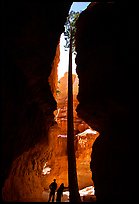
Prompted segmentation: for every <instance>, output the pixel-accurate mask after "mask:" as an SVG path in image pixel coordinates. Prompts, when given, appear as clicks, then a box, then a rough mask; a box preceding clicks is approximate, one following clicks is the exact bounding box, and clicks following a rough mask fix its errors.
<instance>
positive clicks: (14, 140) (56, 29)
mask: <svg viewBox="0 0 139 204" xmlns="http://www.w3.org/2000/svg"><path fill="white" fill-rule="evenodd" d="M71 3H72V2H70V3H69V2H65V1H64V2H63V1H61V2H49V3H48V2H47V1H45V2H42V1H37V0H35V1H27V0H24V1H22V0H21V1H15V0H14V1H10V0H6V1H3V3H2V10H3V18H2V20H3V23H2V25H3V69H2V87H3V88H2V102H3V104H2V105H3V106H2V111H3V112H2V115H3V124H2V127H3V129H2V163H1V172H2V178H1V184H2V186H1V187H2V189H3V190H2V191H3V199H4V200H5V201H6V200H11V201H14V200H17V201H18V200H22V199H24V198H25V197H26V196H28V197H31V198H33V197H35V196H39V193H40V191H41V184H40V181H39V178H40V171H41V168H42V165H43V162H40V160H41V158H42V157H41V156H42V154H43V147H45V150H46V151H47V148H48V146H50V149H49V151H48V155H49V154H51V157H52V155H53V148H54V147H55V145H54V143H53V142H54V141H55V140H54V138H53V137H54V134H49V132H51V127H52V129H53V127H54V129H55V122H54V114H53V111H54V110H55V109H56V101H55V99H54V96H53V93H52V92H53V91H51V88H52V87H53V85H54V84H52V82H51V83H50V84H51V85H52V87H50V84H49V80H48V77H49V76H50V74H51V69H52V67H53V64H54V57H55V55H56V48H57V45H58V43H59V39H60V35H61V33H62V32H63V31H64V23H65V21H66V17H67V15H68V11H69V9H70V6H71ZM56 129H57V128H56ZM52 132H53V131H52ZM48 135H49V136H48ZM42 141H45V142H44V146H43V144H42ZM52 141H53V142H52ZM40 144H41V146H40ZM48 144H49V145H48ZM40 147H41V148H42V151H41V148H40ZM35 148H36V150H35ZM37 150H38V153H36V154H38V156H37V157H36V156H34V152H35V151H36V152H37ZM39 155H40V156H39ZM45 156H46V155H44V158H45ZM37 163H38V165H39V169H38V170H34V171H33V169H34V168H36V167H34V165H35V166H36V164H37ZM38 188H39V189H40V190H37V189H38ZM36 192H38V193H36Z"/></svg>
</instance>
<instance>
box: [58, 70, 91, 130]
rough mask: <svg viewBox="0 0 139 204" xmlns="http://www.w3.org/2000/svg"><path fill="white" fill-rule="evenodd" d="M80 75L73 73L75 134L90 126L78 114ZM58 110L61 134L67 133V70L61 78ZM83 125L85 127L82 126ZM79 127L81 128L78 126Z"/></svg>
mask: <svg viewBox="0 0 139 204" xmlns="http://www.w3.org/2000/svg"><path fill="white" fill-rule="evenodd" d="M78 84H79V81H78V76H77V75H76V74H73V117H74V118H73V121H74V131H75V134H77V133H79V132H80V130H81V129H82V130H81V132H83V131H84V130H85V129H87V128H88V125H87V124H85V123H84V121H83V120H81V119H80V118H79V117H78V116H77V112H76V107H77V105H78V100H77V94H78ZM56 101H57V111H55V115H56V117H55V118H56V121H57V123H58V126H59V127H60V128H61V134H67V101H68V73H67V72H65V74H64V76H63V77H62V78H61V79H60V80H59V84H58V93H57V97H56ZM81 126H82V127H83V126H84V128H81ZM78 127H79V128H78Z"/></svg>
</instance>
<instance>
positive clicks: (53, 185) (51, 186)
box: [48, 179, 57, 202]
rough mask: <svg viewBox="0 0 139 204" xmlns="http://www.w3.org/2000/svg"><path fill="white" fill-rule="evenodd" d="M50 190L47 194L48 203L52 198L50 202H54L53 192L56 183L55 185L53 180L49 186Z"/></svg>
mask: <svg viewBox="0 0 139 204" xmlns="http://www.w3.org/2000/svg"><path fill="white" fill-rule="evenodd" d="M49 188H50V194H49V200H48V202H50V201H51V198H52V202H54V199H55V191H56V189H57V183H56V179H54V181H53V182H52V183H51V184H50V185H49Z"/></svg>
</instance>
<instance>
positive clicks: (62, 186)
mask: <svg viewBox="0 0 139 204" xmlns="http://www.w3.org/2000/svg"><path fill="white" fill-rule="evenodd" d="M64 188H65V187H64V183H61V185H60V186H59V188H58V190H57V197H56V202H61V197H62V196H63V191H64Z"/></svg>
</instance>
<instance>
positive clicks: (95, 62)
mask: <svg viewBox="0 0 139 204" xmlns="http://www.w3.org/2000/svg"><path fill="white" fill-rule="evenodd" d="M135 37H136V29H135V13H134V5H130V6H129V4H128V3H127V4H124V3H123V2H121V3H115V2H111V3H110V2H109V3H92V4H91V5H89V6H88V9H86V10H85V11H83V12H82V13H81V15H80V16H79V19H78V21H77V32H76V51H77V56H76V64H77V69H76V71H77V74H78V77H79V94H78V101H79V104H78V107H77V113H78V116H79V117H80V118H82V119H83V120H84V121H85V122H86V123H88V124H89V125H90V126H91V127H92V128H93V129H95V130H97V131H99V132H100V136H99V137H98V138H97V139H96V141H95V143H94V144H93V149H92V155H91V157H92V160H91V163H90V167H91V170H92V179H93V181H94V185H95V189H96V196H97V200H98V201H104V202H108V201H110V202H111V203H113V202H114V201H118V202H120V201H127V202H129V201H130V202H132V201H133V200H134V199H135V197H136V196H137V193H136V192H137V191H136V189H137V185H136V184H137V183H136V178H137V174H136V173H137V168H136V164H137V161H136V134H137V133H136V128H137V124H136V105H137V104H136V89H137V87H136V74H137V72H136V64H135V56H136V51H135V45H136V40H135Z"/></svg>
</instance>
